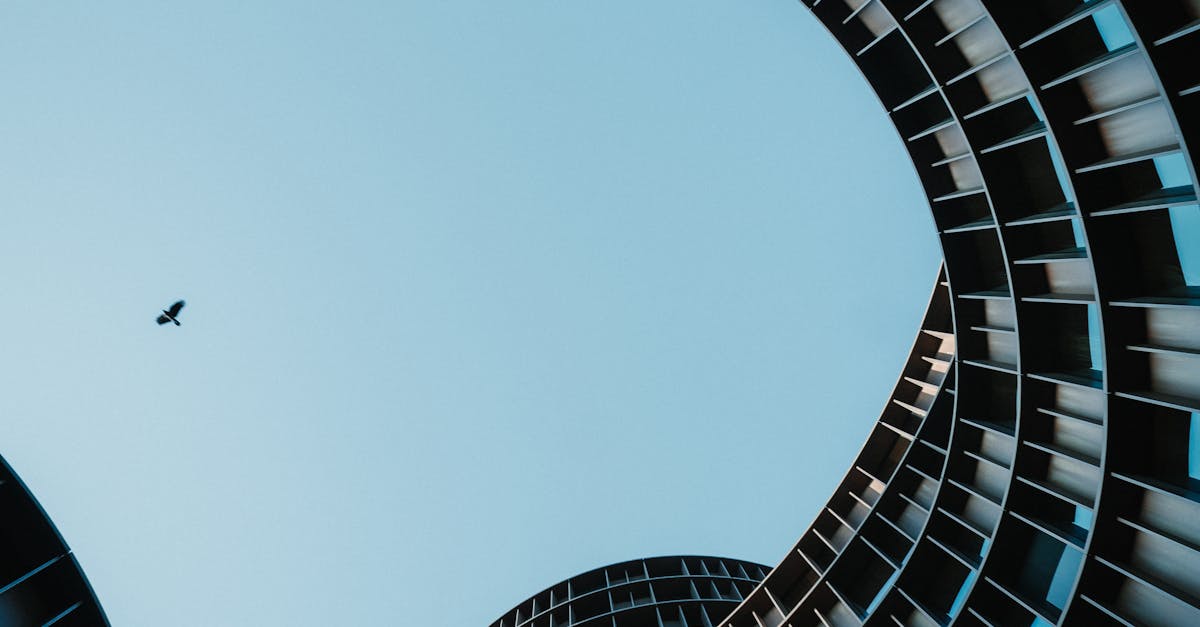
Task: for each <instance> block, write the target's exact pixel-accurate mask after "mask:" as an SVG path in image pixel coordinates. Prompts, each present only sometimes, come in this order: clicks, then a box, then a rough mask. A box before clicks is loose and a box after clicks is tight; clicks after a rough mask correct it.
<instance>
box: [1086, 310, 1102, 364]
mask: <svg viewBox="0 0 1200 627" xmlns="http://www.w3.org/2000/svg"><path fill="white" fill-rule="evenodd" d="M1087 309H1088V348H1089V349H1090V350H1091V359H1092V370H1103V368H1101V365H1102V363H1103V348H1102V347H1103V345H1104V344H1103V340H1101V338H1100V308H1099V307H1098V306H1096V305H1088V306H1087Z"/></svg>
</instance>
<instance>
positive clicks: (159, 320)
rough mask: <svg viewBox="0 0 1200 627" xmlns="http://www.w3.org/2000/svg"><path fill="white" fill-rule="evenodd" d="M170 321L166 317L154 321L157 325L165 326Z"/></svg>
mask: <svg viewBox="0 0 1200 627" xmlns="http://www.w3.org/2000/svg"><path fill="white" fill-rule="evenodd" d="M170 321H171V319H170V318H168V317H166V316H159V317H158V320H156V322H158V323H159V324H166V323H168V322H170Z"/></svg>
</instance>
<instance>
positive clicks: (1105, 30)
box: [1092, 5, 1133, 50]
mask: <svg viewBox="0 0 1200 627" xmlns="http://www.w3.org/2000/svg"><path fill="white" fill-rule="evenodd" d="M1092 20H1094V21H1095V22H1096V30H1098V31H1100V38H1101V39H1103V40H1104V47H1105V48H1108V49H1109V50H1116V49H1117V48H1123V47H1125V46H1128V45H1129V44H1131V43H1133V32H1131V31H1130V30H1129V24H1128V23H1127V22H1126V21H1125V16H1123V15H1121V10H1120V9H1118V8H1117V7H1116V5H1111V6H1108V7H1106V8H1104V9H1101V10H1099V11H1096V12H1095V13H1093V14H1092Z"/></svg>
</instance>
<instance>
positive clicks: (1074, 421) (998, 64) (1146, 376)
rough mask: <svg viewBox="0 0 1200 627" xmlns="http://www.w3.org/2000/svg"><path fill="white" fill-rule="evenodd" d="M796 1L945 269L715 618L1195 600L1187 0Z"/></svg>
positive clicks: (1190, 612) (990, 619)
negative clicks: (793, 538) (905, 178)
mask: <svg viewBox="0 0 1200 627" xmlns="http://www.w3.org/2000/svg"><path fill="white" fill-rule="evenodd" d="M802 3H803V4H804V5H805V6H807V7H808V8H809V9H810V10H811V11H812V13H813V14H814V15H815V16H816V17H817V19H819V20H820V21H821V22H822V23H823V24H824V25H825V26H826V27H827V28H828V30H829V31H830V33H831V34H832V35H833V36H834V37H835V38H836V39H837V40H838V42H839V43H841V45H842V46H843V47H844V48H845V50H846V52H847V53H848V54H849V56H850V58H851V59H852V60H853V62H854V63H855V64H856V65H857V66H858V67H859V69H860V70H861V71H862V73H863V75H864V76H865V77H866V79H867V81H868V82H869V83H870V85H871V87H872V88H873V89H874V91H875V92H876V94H877V96H878V98H879V100H880V102H881V104H882V105H883V108H884V109H885V111H886V114H887V115H888V116H889V117H890V118H891V121H892V122H893V124H894V125H895V127H896V130H897V132H898V133H899V135H900V138H901V141H902V142H903V143H904V146H905V148H906V149H907V150H908V153H909V155H910V157H911V159H912V162H913V165H914V167H915V169H916V172H917V175H918V177H919V178H920V181H921V184H922V185H923V187H924V190H925V192H926V195H927V197H928V201H929V206H930V209H931V211H932V213H933V219H934V223H935V225H936V227H937V235H938V238H939V241H940V243H941V246H942V251H943V257H944V266H943V276H942V277H941V278H940V279H939V284H938V286H937V287H936V288H935V289H934V293H933V297H932V299H931V301H930V306H929V309H928V312H927V314H926V317H925V321H924V323H923V326H922V329H921V331H920V333H919V334H918V337H917V340H916V342H915V343H914V346H913V353H912V355H911V357H910V359H909V360H908V362H907V364H906V366H905V368H904V371H903V372H902V373H901V376H900V378H899V381H898V382H897V384H896V388H895V391H894V393H893V396H892V398H891V399H889V402H888V403H887V405H886V407H885V409H884V410H883V412H882V414H881V416H880V417H879V419H878V421H877V422H876V423H875V426H874V428H873V429H872V430H871V433H870V435H869V437H868V439H867V442H866V443H865V444H864V446H863V448H862V451H861V452H860V453H859V455H858V457H857V458H856V459H855V460H854V461H853V463H852V464H851V467H850V470H849V471H848V472H847V474H846V476H845V478H844V479H843V481H842V482H841V484H840V485H839V486H838V488H837V490H836V491H835V493H834V494H833V496H832V497H831V498H830V500H829V501H828V504H827V505H826V507H824V508H823V509H822V510H821V511H820V512H819V513H818V514H817V516H816V519H815V520H814V522H813V524H812V526H811V527H809V528H808V529H807V530H806V531H805V532H804V533H803V534H802V535H801V537H800V539H799V541H798V542H797V543H796V545H795V547H794V548H793V549H792V550H791V551H789V552H788V553H787V554H786V555H785V556H784V557H783V559H782V560H781V562H780V563H779V565H778V566H777V567H776V568H775V569H774V570H772V572H770V573H769V574H768V575H767V577H766V578H765V579H764V581H763V582H762V584H761V585H760V586H758V587H757V588H756V589H755V590H754V591H753V592H751V593H750V594H749V595H748V596H747V598H746V599H745V600H744V601H742V602H741V603H740V604H739V605H738V607H737V608H736V609H734V611H733V612H732V613H731V614H730V615H729V616H727V617H725V618H724V619H723V620H722V621H721V622H720V625H721V626H722V627H779V626H781V625H787V626H789V627H798V626H801V625H818V626H825V627H831V626H833V627H836V626H843V625H846V626H854V627H856V626H859V625H921V626H935V625H949V624H952V623H953V624H962V625H971V626H975V625H995V626H1001V625H1035V626H1048V625H1079V626H1093V625H1127V626H1128V625H1164V626H1180V625H1200V206H1198V205H1197V187H1196V181H1197V171H1196V167H1195V161H1194V159H1193V154H1192V151H1193V150H1197V146H1200V63H1198V62H1197V59H1200V0H1124V1H1122V0H1089V1H1082V0H1040V1H1037V2H1029V1H1013V0H802ZM567 620H568V621H569V620H571V619H570V617H568V618H567ZM566 624H571V625H574V624H582V623H579V622H568V623H566ZM604 624H605V625H608V623H604ZM639 624H641V625H649V626H654V625H657V624H658V623H655V622H653V621H652V620H649V619H648V620H647V622H644V623H639ZM682 624H685V625H688V626H694V625H707V623H704V622H703V621H701V622H695V621H692V620H691V619H690V618H689V619H686V620H685V621H684V622H683V623H682ZM504 627H509V625H508V624H507V623H505V624H504Z"/></svg>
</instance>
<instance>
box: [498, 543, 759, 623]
mask: <svg viewBox="0 0 1200 627" xmlns="http://www.w3.org/2000/svg"><path fill="white" fill-rule="evenodd" d="M768 570H770V569H769V568H768V567H766V566H762V565H760V564H754V563H751V562H744V561H741V560H732V559H726V558H719V557H705V556H695V555H676V556H670V557H653V558H647V559H640V560H633V561H629V562H621V563H619V564H612V565H610V566H605V567H604V568H597V569H595V570H591V571H588V572H586V573H582V574H580V575H576V576H575V577H572V578H570V579H568V580H566V581H563V582H560V583H558V584H555V585H553V586H551V587H549V588H547V589H545V590H543V591H541V592H539V593H538V594H536V595H534V596H533V597H531V598H529V599H527V600H526V601H524V602H523V603H521V604H519V605H518V606H517V607H515V608H513V609H512V610H510V611H508V612H507V613H505V614H504V616H503V617H501V618H500V619H499V620H497V621H496V622H494V623H492V627H565V626H566V625H572V626H575V625H578V626H580V627H584V626H586V627H645V626H653V627H688V626H690V627H698V626H703V627H712V626H713V625H715V624H716V623H717V622H718V621H720V620H721V618H722V617H723V616H725V615H726V614H728V613H729V612H730V610H732V609H733V608H734V607H736V606H737V604H738V603H739V602H740V601H741V600H742V599H744V598H745V595H746V594H747V593H749V592H750V591H751V590H753V589H754V587H755V586H756V585H758V582H760V581H762V578H763V577H764V576H765V575H766V573H767V571H768Z"/></svg>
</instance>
